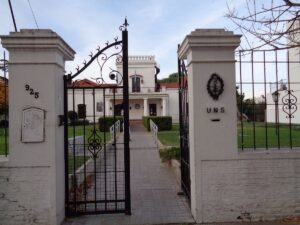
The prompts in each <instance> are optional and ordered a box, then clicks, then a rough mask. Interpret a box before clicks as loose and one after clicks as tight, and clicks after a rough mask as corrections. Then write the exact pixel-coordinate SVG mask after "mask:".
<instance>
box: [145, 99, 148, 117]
mask: <svg viewBox="0 0 300 225" xmlns="http://www.w3.org/2000/svg"><path fill="white" fill-rule="evenodd" d="M144 116H149V109H148V98H144Z"/></svg>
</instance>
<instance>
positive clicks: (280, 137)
mask: <svg viewBox="0 0 300 225" xmlns="http://www.w3.org/2000/svg"><path fill="white" fill-rule="evenodd" d="M254 131H255V132H254ZM242 134H243V135H242ZM254 134H255V135H254ZM290 137H291V138H290ZM242 141H243V143H244V144H243V147H244V148H253V147H254V145H255V146H256V148H266V147H269V148H277V147H279V146H280V147H281V148H285V147H290V145H292V146H293V147H299V146H300V125H292V126H291V129H290V127H289V125H287V124H280V125H279V129H278V133H277V134H276V127H275V124H272V123H268V124H265V123H262V122H256V123H255V124H254V123H253V122H244V123H243V129H242V126H241V124H239V125H238V146H239V148H241V147H242Z"/></svg>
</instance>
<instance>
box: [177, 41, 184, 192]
mask: <svg viewBox="0 0 300 225" xmlns="http://www.w3.org/2000/svg"><path fill="white" fill-rule="evenodd" d="M179 47H180V45H179V44H178V49H179ZM177 66H178V87H179V89H178V98H179V135H180V164H181V167H180V170H181V189H184V185H183V179H182V178H183V174H184V166H183V162H182V161H183V158H184V155H183V154H184V152H183V140H182V138H183V121H182V73H181V66H180V59H179V57H178V58H177Z"/></svg>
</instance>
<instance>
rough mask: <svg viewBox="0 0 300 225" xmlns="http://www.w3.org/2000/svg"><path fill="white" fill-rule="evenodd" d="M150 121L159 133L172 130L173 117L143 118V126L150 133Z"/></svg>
mask: <svg viewBox="0 0 300 225" xmlns="http://www.w3.org/2000/svg"><path fill="white" fill-rule="evenodd" d="M150 119H151V120H152V121H153V122H154V123H155V124H156V126H157V127H158V130H159V131H162V130H171V129H172V117H171V116H143V124H144V127H146V129H147V130H148V131H150Z"/></svg>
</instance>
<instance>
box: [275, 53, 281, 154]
mask: <svg viewBox="0 0 300 225" xmlns="http://www.w3.org/2000/svg"><path fill="white" fill-rule="evenodd" d="M275 65H276V93H277V101H276V104H275V111H276V118H275V121H276V124H275V126H276V130H277V143H278V148H279V149H280V132H279V111H278V102H279V95H278V56H277V50H275Z"/></svg>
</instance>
